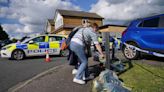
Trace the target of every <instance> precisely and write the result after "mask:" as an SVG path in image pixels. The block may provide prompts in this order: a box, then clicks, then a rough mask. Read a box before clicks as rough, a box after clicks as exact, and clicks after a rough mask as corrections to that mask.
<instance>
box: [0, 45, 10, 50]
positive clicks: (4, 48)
mask: <svg viewBox="0 0 164 92" xmlns="http://www.w3.org/2000/svg"><path fill="white" fill-rule="evenodd" d="M11 47H12V46H7V47H3V48H2V50H6V49H9V48H11Z"/></svg>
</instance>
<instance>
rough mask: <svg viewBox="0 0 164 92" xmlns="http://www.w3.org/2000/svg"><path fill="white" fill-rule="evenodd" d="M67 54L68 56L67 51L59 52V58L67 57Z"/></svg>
mask: <svg viewBox="0 0 164 92" xmlns="http://www.w3.org/2000/svg"><path fill="white" fill-rule="evenodd" d="M68 54H69V50H67V49H66V50H61V51H60V56H63V57H66V56H68Z"/></svg>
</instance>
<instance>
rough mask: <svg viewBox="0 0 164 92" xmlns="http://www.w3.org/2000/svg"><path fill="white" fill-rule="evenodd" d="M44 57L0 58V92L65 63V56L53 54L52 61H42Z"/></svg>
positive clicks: (5, 91) (4, 91)
mask: <svg viewBox="0 0 164 92" xmlns="http://www.w3.org/2000/svg"><path fill="white" fill-rule="evenodd" d="M44 59H45V58H44V57H32V58H27V59H25V60H21V61H15V60H8V59H4V58H0V92H7V90H8V89H9V88H11V87H13V86H14V85H16V84H18V83H20V82H23V81H25V80H28V79H30V78H32V77H34V76H36V75H37V74H39V73H41V72H44V71H46V70H48V69H50V68H52V67H55V66H59V65H62V64H65V63H66V57H59V56H53V58H52V62H44Z"/></svg>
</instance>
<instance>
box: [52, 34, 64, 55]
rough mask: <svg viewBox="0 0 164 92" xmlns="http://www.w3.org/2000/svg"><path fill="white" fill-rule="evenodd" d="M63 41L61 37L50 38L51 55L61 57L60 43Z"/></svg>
mask: <svg viewBox="0 0 164 92" xmlns="http://www.w3.org/2000/svg"><path fill="white" fill-rule="evenodd" d="M61 40H62V37H61V36H49V46H50V50H49V52H50V54H53V55H59V54H60V44H61V43H60V41H61Z"/></svg>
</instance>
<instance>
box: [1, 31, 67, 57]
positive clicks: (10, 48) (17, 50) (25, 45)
mask: <svg viewBox="0 0 164 92" xmlns="http://www.w3.org/2000/svg"><path fill="white" fill-rule="evenodd" d="M65 38H66V36H64V35H54V34H47V35H46V34H45V35H39V36H36V37H31V38H28V39H25V40H24V41H22V42H17V43H13V44H9V45H7V46H4V47H2V49H1V57H2V58H12V59H16V60H21V59H23V58H24V57H29V56H42V55H45V54H46V53H45V52H46V51H47V50H48V52H49V54H50V55H61V56H66V55H67V53H65V52H64V51H61V49H60V47H61V43H62V41H63V40H64V39H65Z"/></svg>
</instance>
